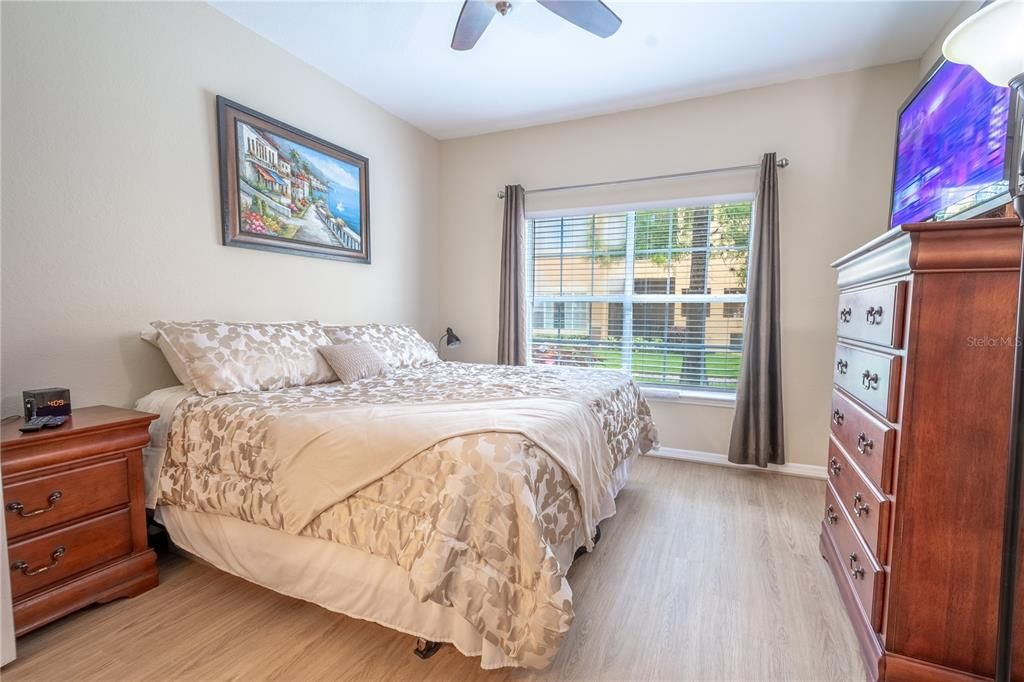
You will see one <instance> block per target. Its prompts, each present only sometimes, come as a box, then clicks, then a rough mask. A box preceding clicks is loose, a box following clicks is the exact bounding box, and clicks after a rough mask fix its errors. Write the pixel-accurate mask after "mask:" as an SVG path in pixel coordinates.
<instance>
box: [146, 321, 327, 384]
mask: <svg viewBox="0 0 1024 682" xmlns="http://www.w3.org/2000/svg"><path fill="white" fill-rule="evenodd" d="M151 324H152V326H153V328H154V329H156V331H157V333H158V334H159V335H160V338H159V340H158V342H157V343H158V346H159V347H160V348H161V350H164V346H166V347H167V349H166V350H164V355H165V356H166V357H167V358H168V363H170V364H171V368H172V369H174V367H175V363H176V362H179V363H180V368H181V370H182V371H183V372H184V373H185V374H186V375H187V379H188V382H186V381H182V383H183V384H186V385H188V384H191V385H192V386H193V387H194V388H195V390H196V392H197V393H199V394H200V395H204V396H211V395H218V394H221V393H237V392H239V391H270V390H275V389H280V388H288V387H291V386H308V385H310V384H322V383H326V382H328V381H334V380H335V379H336V377H335V376H334V372H332V371H331V367H330V365H328V364H327V361H326V360H324V358H323V357H322V356H321V355H320V354H319V353H318V352H317V350H316V349H317V347H318V346H325V345H329V344H330V343H331V341H330V339H329V338H327V335H326V334H324V330H323V328H322V327H321V326H320V324H319V323H317V322H279V323H269V324H263V323H257V322H216V321H213V320H202V321H199V322H164V321H157V322H152V323H151ZM175 355H176V356H177V361H175V360H174V359H173V358H174V356H175ZM175 374H177V370H175Z"/></svg>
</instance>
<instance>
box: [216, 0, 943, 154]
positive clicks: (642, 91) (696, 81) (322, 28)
mask: <svg viewBox="0 0 1024 682" xmlns="http://www.w3.org/2000/svg"><path fill="white" fill-rule="evenodd" d="M605 1H606V4H608V5H609V6H610V7H611V8H612V9H613V10H614V11H615V12H616V13H617V14H618V15H619V16H620V17H621V18H622V27H621V28H620V29H619V31H618V33H616V34H615V35H613V36H612V37H610V38H608V39H605V40H602V39H600V38H597V37H596V36H593V35H590V34H589V33H586V32H585V31H583V30H582V29H579V28H577V27H575V26H573V25H572V24H569V23H567V22H565V21H564V20H562V19H560V18H558V17H557V16H555V15H554V14H552V13H551V12H549V11H548V10H546V9H544V8H543V7H541V6H540V5H538V4H537V3H536V2H534V0H513V10H512V12H511V13H510V14H509V15H508V16H506V17H501V16H497V17H495V18H494V20H493V21H492V22H491V25H490V26H489V27H488V29H487V31H486V33H484V35H483V37H482V38H481V39H480V42H478V43H477V45H476V47H475V48H474V49H473V50H470V51H468V52H456V51H454V50H452V49H451V48H450V47H449V44H450V42H451V38H452V30H453V29H454V27H455V22H456V20H457V18H458V16H459V9H460V7H461V4H462V3H461V2H460V1H458V0H452V1H447V0H446V1H442V2H389V1H381V0H378V1H376V2H213V3H211V4H212V5H213V6H214V7H216V8H217V9H219V10H220V11H221V12H223V13H224V14H226V15H228V16H229V17H232V18H233V19H235V20H236V21H238V22H239V23H241V24H242V25H244V26H246V27H248V28H250V29H251V30H253V31H255V32H256V33H258V34H260V35H262V36H264V37H266V38H267V39H269V40H271V41H272V42H274V43H276V44H278V45H280V46H281V47H283V48H284V49H286V50H287V51H289V52H291V53H292V54H294V55H295V56H297V57H299V58H300V59H302V60H303V61H305V62H307V63H309V64H312V65H313V66H315V67H317V68H318V69H320V70H322V71H324V72H325V73H327V74H328V75H330V76H332V77H333V78H335V79H336V80H338V81H339V82H341V83H343V84H345V85H347V86H348V87H350V88H352V89H353V90H355V91H356V92H358V93H360V94H362V95H363V96H365V97H367V98H369V99H370V100H372V101H373V102H376V103H377V104H378V105H380V106H381V107H383V108H384V109H386V110H388V111H390V112H392V113H393V114H395V115H396V116H399V117H400V118H402V119H405V120H406V121H408V122H410V123H412V124H413V125H415V126H417V127H419V128H420V129H422V130H424V131H426V132H427V133H429V134H431V135H433V136H434V137H437V138H439V139H445V138H452V137H461V136H465V135H473V134H477V133H484V132H491V131H495V130H506V129H509V128H520V127H524V126H528V125H535V124H539V123H550V122H554V121H562V120H568V119H573V118H580V117H583V116H590V115H594V114H600V113H608V112H612V111H623V110H627V109H636V108H640V107H644V106H651V105H655V104H662V103H665V102H671V101H676V100H681V99H686V98H689V97H697V96H702V95H710V94H716V93H721V92H728V91H732V90H741V89H745V88H750V87H755V86H758V85H765V84H769V83H780V82H784V81H789V80H795V79H799V78H809V77H813V76H820V75H824V74H828V73H838V72H841V71H850V70H853V69H858V68H863V67H866V66H873V65H877V64H890V63H894V62H899V61H904V60H907V59H917V58H919V57H920V56H921V54H922V53H923V52H924V51H925V50H926V49H927V47H928V46H929V45H930V44H931V42H932V40H933V39H934V38H935V37H936V36H937V35H938V33H939V31H940V30H941V28H942V26H943V25H944V24H945V23H946V21H947V20H948V19H949V18H950V17H951V16H952V14H953V13H954V12H955V11H956V9H957V7H958V4H959V3H957V2H948V1H947V2H927V1H917V2H906V1H894V0H889V1H885V2H768V1H761V2H744V3H738V2H724V1H719V2H636V1H634V0H605Z"/></svg>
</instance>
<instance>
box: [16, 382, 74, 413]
mask: <svg viewBox="0 0 1024 682" xmlns="http://www.w3.org/2000/svg"><path fill="white" fill-rule="evenodd" d="M21 399H22V403H23V404H24V405H25V419H26V420H28V419H31V418H32V417H59V416H67V415H69V414H71V391H69V390H68V389H66V388H34V389H32V390H31V391H22V392H21Z"/></svg>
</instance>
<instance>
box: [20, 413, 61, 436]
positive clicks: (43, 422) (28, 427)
mask: <svg viewBox="0 0 1024 682" xmlns="http://www.w3.org/2000/svg"><path fill="white" fill-rule="evenodd" d="M67 420H68V418H67V417H66V416H64V415H61V416H54V417H32V418H31V419H29V420H28V421H26V422H25V424H24V425H23V426H21V427H20V428H19V429H18V430H19V431H21V432H22V433H31V432H33V431H39V430H40V429H54V428H57V427H58V426H60V425H62V424H63V423H64V422H66V421H67Z"/></svg>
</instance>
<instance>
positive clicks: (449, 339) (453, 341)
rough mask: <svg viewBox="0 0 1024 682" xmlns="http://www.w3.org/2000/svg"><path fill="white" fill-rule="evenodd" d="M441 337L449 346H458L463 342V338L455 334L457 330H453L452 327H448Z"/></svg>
mask: <svg viewBox="0 0 1024 682" xmlns="http://www.w3.org/2000/svg"><path fill="white" fill-rule="evenodd" d="M441 338H443V339H444V345H446V346H448V347H449V348H454V347H455V346H458V345H460V344H461V343H462V339H460V338H459V337H458V336H457V335H456V334H455V332H453V331H452V328H451V327H448V328H447V329H446V330H445V332H444V336H443V337H441Z"/></svg>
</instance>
